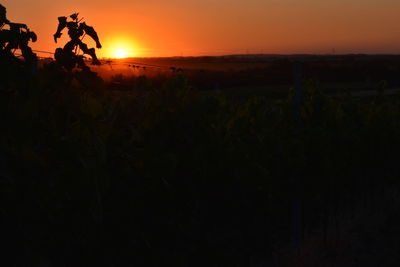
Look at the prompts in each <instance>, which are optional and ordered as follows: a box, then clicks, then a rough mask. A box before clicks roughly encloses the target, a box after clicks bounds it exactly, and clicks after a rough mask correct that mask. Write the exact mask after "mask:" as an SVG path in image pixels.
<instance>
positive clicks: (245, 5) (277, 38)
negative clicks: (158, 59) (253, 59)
mask: <svg viewBox="0 0 400 267" xmlns="http://www.w3.org/2000/svg"><path fill="white" fill-rule="evenodd" d="M0 3H1V4H2V5H3V6H5V7H6V8H7V18H8V19H9V20H10V21H12V22H20V23H25V24H27V25H28V26H29V28H30V29H31V30H33V31H34V32H36V33H37V35H38V41H37V42H36V43H34V44H32V47H33V48H34V49H37V50H46V51H54V50H55V49H56V48H57V47H61V46H63V45H64V44H65V43H66V42H67V41H68V35H67V31H66V30H64V34H63V37H62V38H61V39H60V40H59V42H58V44H55V43H54V41H53V34H54V33H55V31H56V28H57V24H58V21H57V17H59V16H69V15H71V14H72V13H74V12H79V13H80V16H81V17H83V18H84V21H85V22H86V23H87V24H88V25H90V26H93V27H94V28H95V30H96V31H97V33H98V35H99V37H100V41H101V43H102V45H103V48H102V49H100V50H99V51H98V52H97V53H98V54H99V56H100V57H113V55H114V52H115V51H116V50H117V49H124V50H126V51H127V53H128V55H129V56H143V57H149V56H200V55H226V54H246V53H251V54H254V53H264V54H299V53H300V54H301V53H312V54H329V53H333V51H335V53H337V54H345V53H370V54H376V53H379V54H381V53H391V54H394V53H395V54H400V1H399V0H169V1H166V0H141V1H138V0H81V1H77V0H68V1H56V0H40V1H37V0H0ZM84 42H87V43H88V44H89V45H90V46H94V43H93V42H90V39H89V38H85V40H84Z"/></svg>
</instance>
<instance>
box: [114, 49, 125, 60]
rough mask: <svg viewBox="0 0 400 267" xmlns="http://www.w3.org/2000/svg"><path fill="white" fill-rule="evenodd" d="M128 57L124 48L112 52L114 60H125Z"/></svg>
mask: <svg viewBox="0 0 400 267" xmlns="http://www.w3.org/2000/svg"><path fill="white" fill-rule="evenodd" d="M127 56H128V52H127V51H126V50H125V49H124V48H117V49H116V50H115V51H114V57H115V58H126V57H127Z"/></svg>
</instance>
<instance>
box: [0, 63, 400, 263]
mask: <svg viewBox="0 0 400 267" xmlns="http://www.w3.org/2000/svg"><path fill="white" fill-rule="evenodd" d="M2 81H3V82H2V84H1V91H0V94H1V97H0V109H1V110H0V118H1V123H2V125H3V130H2V132H1V134H0V151H1V153H0V157H1V158H0V183H1V191H2V192H1V198H2V199H1V202H0V203H1V204H0V214H1V217H2V220H1V224H0V225H1V228H2V230H3V235H2V239H1V241H0V242H1V243H2V246H3V247H5V248H7V249H6V250H5V252H6V253H5V255H7V256H8V258H9V259H10V260H12V262H13V265H12V266H27V264H28V263H29V264H31V266H39V264H50V266H167V265H168V266H257V265H256V264H259V263H264V264H267V263H268V264H271V266H284V265H285V264H290V263H288V262H286V261H285V260H284V259H285V257H286V256H287V255H290V253H291V252H290V251H291V249H288V248H289V247H290V244H291V240H292V239H293V237H292V231H291V229H292V228H293V225H292V224H293V218H292V210H293V205H294V204H293V203H301V208H300V211H301V214H302V216H301V218H302V219H301V225H300V227H299V229H301V239H302V241H307V240H308V238H311V237H314V236H317V237H320V238H321V239H323V240H324V242H325V244H326V245H327V246H328V245H329V244H330V243H329V242H330V241H331V239H330V233H331V232H330V231H331V229H332V227H333V228H334V229H335V231H339V232H345V231H346V230H345V227H344V226H343V227H342V226H341V224H342V223H344V222H348V221H351V218H353V217H355V216H357V215H358V214H359V212H360V210H363V209H362V208H360V207H365V209H367V210H369V211H373V210H374V209H383V208H384V207H381V206H380V205H381V204H382V203H381V202H380V199H381V197H382V196H383V195H385V192H386V191H387V189H388V188H397V187H398V185H399V182H398V177H399V174H400V169H399V165H398V151H399V148H400V139H399V136H400V120H399V117H400V109H399V108H400V105H399V104H400V97H399V96H397V95H394V96H391V97H390V98H387V97H385V96H383V95H382V94H378V95H376V96H373V97H366V98H351V97H342V98H332V97H329V96H327V95H324V94H322V93H321V92H320V91H319V90H318V86H317V85H315V84H313V83H312V82H308V83H305V84H304V86H305V92H304V95H303V101H302V103H301V104H300V106H297V105H295V103H294V102H293V92H292V90H289V88H288V93H286V95H287V97H286V98H283V99H279V100H276V99H275V100H272V99H269V98H268V97H263V96H257V95H254V96H248V97H246V99H244V100H243V101H237V100H235V99H231V98H229V97H227V96H226V95H225V93H224V92H222V93H218V92H217V93H216V92H208V91H200V90H197V89H196V88H194V87H193V86H192V85H191V83H190V82H189V81H188V80H187V78H186V77H185V76H183V75H176V76H171V77H170V78H168V79H166V80H163V81H157V80H156V78H155V79H154V80H152V79H151V78H147V77H144V76H142V77H132V78H129V77H128V78H127V77H124V76H116V77H114V78H113V83H111V84H110V83H106V82H104V81H103V80H102V79H100V78H99V77H98V76H97V75H96V74H94V73H91V72H77V73H67V72H64V71H62V70H60V69H59V68H58V67H57V66H56V65H54V64H48V65H45V66H44V67H43V68H41V69H39V70H38V72H37V73H36V74H35V75H34V76H33V75H31V74H30V73H29V72H26V73H23V72H20V73H18V75H17V74H15V72H10V73H8V74H7V75H4V76H2ZM115 82H120V86H122V87H123V89H124V90H123V91H113V90H110V87H112V86H115V84H116V83H115ZM393 216H395V215H393ZM396 216H397V215H396ZM395 218H396V217H395ZM297 264H298V263H297ZM10 266H11V265H10ZM296 266H300V264H298V265H296ZM321 266H322V265H321ZM324 266H325V265H324Z"/></svg>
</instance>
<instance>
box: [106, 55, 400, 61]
mask: <svg viewBox="0 0 400 267" xmlns="http://www.w3.org/2000/svg"><path fill="white" fill-rule="evenodd" d="M238 56H241V57H252V56H261V57H262V56H265V57H274V56H279V57H285V56H288V57H295V56H400V53H375V54H373V53H370V54H366V53H347V54H226V55H199V56H190V55H188V56H137V57H126V58H112V57H101V59H102V60H104V59H113V60H125V59H130V58H201V57H238Z"/></svg>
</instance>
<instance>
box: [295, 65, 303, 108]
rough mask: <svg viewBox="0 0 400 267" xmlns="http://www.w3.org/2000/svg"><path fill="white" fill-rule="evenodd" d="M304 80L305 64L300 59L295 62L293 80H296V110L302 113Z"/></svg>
mask: <svg viewBox="0 0 400 267" xmlns="http://www.w3.org/2000/svg"><path fill="white" fill-rule="evenodd" d="M302 80H303V65H302V63H301V62H300V61H295V62H294V63H293V81H294V102H295V105H296V109H297V110H296V112H298V114H299V113H300V110H299V109H300V105H301V100H302V91H303V90H302Z"/></svg>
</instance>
